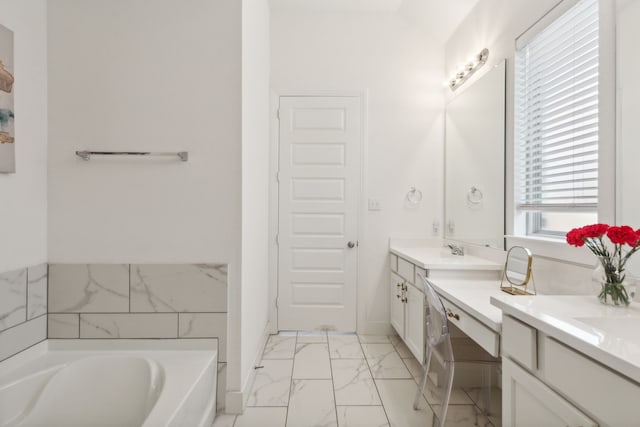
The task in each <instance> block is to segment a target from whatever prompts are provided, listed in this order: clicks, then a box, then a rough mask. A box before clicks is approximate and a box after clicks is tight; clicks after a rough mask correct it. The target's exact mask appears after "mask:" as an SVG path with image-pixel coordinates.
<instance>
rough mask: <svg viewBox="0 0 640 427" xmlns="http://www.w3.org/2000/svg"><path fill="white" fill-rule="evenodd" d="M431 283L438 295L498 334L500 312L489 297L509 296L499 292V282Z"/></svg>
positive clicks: (435, 281) (442, 280)
mask: <svg viewBox="0 0 640 427" xmlns="http://www.w3.org/2000/svg"><path fill="white" fill-rule="evenodd" d="M432 283H433V284H434V287H435V289H436V291H437V292H438V294H440V296H442V297H443V298H446V299H448V300H449V301H451V302H452V303H454V304H456V305H457V306H458V307H460V308H461V309H463V310H464V311H465V312H467V313H468V314H470V315H471V316H473V317H475V318H476V319H477V320H479V321H480V322H482V323H484V324H485V325H486V326H487V327H488V328H490V329H492V330H494V331H495V332H497V333H500V331H501V330H502V311H501V310H500V309H499V308H497V307H495V306H493V305H491V302H490V300H491V297H493V296H495V297H501V296H502V295H505V296H509V295H507V294H506V293H504V292H502V291H501V290H500V281H499V280H467V279H436V280H433V281H432Z"/></svg>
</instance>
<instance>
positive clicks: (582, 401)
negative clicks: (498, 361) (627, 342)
mask: <svg viewBox="0 0 640 427" xmlns="http://www.w3.org/2000/svg"><path fill="white" fill-rule="evenodd" d="M502 390H503V392H502V396H503V402H502V408H503V409H502V410H503V413H502V422H503V424H504V425H507V426H513V427H519V426H539V425H544V426H550V427H552V426H612V427H614V426H632V425H638V415H637V402H638V399H639V398H640V384H638V383H636V382H635V381H633V380H631V379H629V378H628V377H626V376H624V375H621V374H620V373H618V372H616V371H614V370H612V369H611V368H610V367H609V366H605V365H604V364H602V363H600V362H598V361H596V360H594V359H592V358H591V357H588V356H586V355H584V354H582V353H580V352H579V351H577V350H576V349H574V348H572V347H569V346H567V345H566V344H565V343H563V342H560V341H559V340H557V339H555V338H554V337H552V336H549V335H547V334H545V333H544V332H542V331H540V330H537V329H536V328H535V327H533V326H531V325H529V324H527V323H525V322H522V321H520V320H519V319H516V318H514V317H512V316H511V315H507V314H504V315H503V320H502Z"/></svg>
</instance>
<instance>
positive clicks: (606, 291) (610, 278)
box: [592, 257, 636, 307]
mask: <svg viewBox="0 0 640 427" xmlns="http://www.w3.org/2000/svg"><path fill="white" fill-rule="evenodd" d="M592 280H593V282H594V284H595V286H596V288H597V292H598V299H599V300H600V302H601V303H602V304H607V305H613V306H620V307H626V306H628V305H629V304H630V303H631V301H633V298H634V296H635V294H636V281H635V279H634V278H631V277H627V275H626V274H625V272H624V269H621V270H619V269H618V268H617V267H616V265H615V263H614V262H612V260H611V259H610V258H606V257H598V265H597V266H596V268H595V270H594V271H593V275H592Z"/></svg>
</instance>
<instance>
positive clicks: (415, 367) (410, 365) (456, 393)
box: [402, 358, 473, 405]
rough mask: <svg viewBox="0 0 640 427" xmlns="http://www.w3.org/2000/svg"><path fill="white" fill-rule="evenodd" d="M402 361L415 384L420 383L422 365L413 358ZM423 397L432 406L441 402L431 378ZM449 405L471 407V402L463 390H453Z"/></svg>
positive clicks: (440, 392) (439, 392)
mask: <svg viewBox="0 0 640 427" xmlns="http://www.w3.org/2000/svg"><path fill="white" fill-rule="evenodd" d="M402 361H403V362H404V364H405V365H406V366H407V369H409V372H411V375H412V376H413V379H414V380H415V381H416V384H418V383H420V381H422V373H423V370H422V365H420V364H419V363H418V361H417V360H416V359H415V358H411V359H402ZM431 374H432V375H433V371H431ZM423 395H424V397H425V399H427V402H429V404H432V405H433V404H438V403H440V402H441V401H442V391H441V390H439V389H438V388H437V387H436V385H435V384H434V383H433V382H432V381H431V378H430V379H429V381H428V382H427V386H426V387H425V390H424V393H423ZM449 403H450V404H452V405H472V404H473V401H472V400H471V399H470V398H469V396H468V395H467V393H466V392H465V391H464V390H463V389H461V388H454V389H453V390H451V398H450V399H449Z"/></svg>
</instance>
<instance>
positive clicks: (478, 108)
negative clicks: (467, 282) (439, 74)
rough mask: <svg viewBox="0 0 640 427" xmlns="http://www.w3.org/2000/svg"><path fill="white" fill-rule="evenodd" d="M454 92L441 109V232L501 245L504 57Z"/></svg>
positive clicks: (503, 159) (502, 219) (449, 237)
mask: <svg viewBox="0 0 640 427" xmlns="http://www.w3.org/2000/svg"><path fill="white" fill-rule="evenodd" d="M463 89H464V91H462V90H463ZM459 91H461V93H460V94H458V95H457V96H456V97H455V98H453V100H451V102H449V104H448V105H447V112H446V139H445V141H446V142H445V216H444V218H445V233H444V236H445V238H447V239H453V240H458V241H461V242H464V243H472V244H478V245H482V246H490V247H495V248H499V249H504V234H505V222H504V221H505V216H504V186H505V184H504V182H505V181H504V179H505V157H504V156H505V154H504V150H505V61H501V62H500V63H499V64H497V65H495V66H494V68H493V69H492V70H490V71H488V72H487V73H486V74H484V75H483V76H482V77H481V78H480V79H478V80H477V81H475V82H474V83H473V84H471V85H470V86H469V87H464V86H462V87H461V88H460V89H459Z"/></svg>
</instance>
